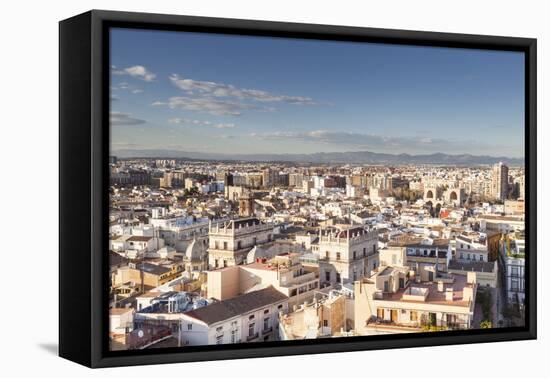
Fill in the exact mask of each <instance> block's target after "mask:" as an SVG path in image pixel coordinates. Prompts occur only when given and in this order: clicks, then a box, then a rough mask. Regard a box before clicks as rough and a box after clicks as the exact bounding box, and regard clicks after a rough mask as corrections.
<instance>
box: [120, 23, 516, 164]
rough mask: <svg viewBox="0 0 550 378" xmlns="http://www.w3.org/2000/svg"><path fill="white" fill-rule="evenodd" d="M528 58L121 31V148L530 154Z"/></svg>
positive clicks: (465, 51) (482, 52) (493, 53)
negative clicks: (526, 109)
mask: <svg viewBox="0 0 550 378" xmlns="http://www.w3.org/2000/svg"><path fill="white" fill-rule="evenodd" d="M523 71H524V60H523V54H522V53H516V52H496V51H485V50H468V49H449V48H434V47H415V46H397V45H383V44H365V43H351V42H330V41H315V40H297V39H283V38H265V37H247V36H227V35H214V34H198V33H185V32H166V31H148V30H132V29H113V30H112V31H111V97H112V101H111V143H112V144H111V149H112V151H113V153H115V154H116V152H117V151H121V150H150V149H155V150H159V149H160V150H162V149H166V150H181V151H201V152H221V153H232V152H238V153H247V152H249V153H261V152H265V153H312V152H321V151H325V152H329V151H360V150H368V151H374V152H389V153H412V154H424V153H434V152H444V153H450V154H460V153H470V154H476V155H481V154H483V155H492V156H508V157H523V156H524V151H523V144H524V135H523V134H524V131H523V130H524V76H523Z"/></svg>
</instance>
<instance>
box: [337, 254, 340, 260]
mask: <svg viewBox="0 0 550 378" xmlns="http://www.w3.org/2000/svg"><path fill="white" fill-rule="evenodd" d="M336 260H337V261H338V260H340V252H336Z"/></svg>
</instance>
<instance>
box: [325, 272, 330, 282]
mask: <svg viewBox="0 0 550 378" xmlns="http://www.w3.org/2000/svg"><path fill="white" fill-rule="evenodd" d="M325 281H330V272H325Z"/></svg>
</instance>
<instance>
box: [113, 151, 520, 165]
mask: <svg viewBox="0 0 550 378" xmlns="http://www.w3.org/2000/svg"><path fill="white" fill-rule="evenodd" d="M114 155H116V156H117V157H119V158H171V159H189V160H215V161H249V162H255V161H257V162H292V163H313V164H316V163H317V164H318V163H325V164H437V165H462V166H471V165H486V164H495V163H498V162H503V163H505V164H508V165H512V166H521V165H524V164H525V161H524V159H519V158H509V157H504V156H500V157H495V156H485V155H470V154H460V155H449V154H444V153H434V154H428V155H410V154H386V153H377V152H371V151H349V152H317V153H312V154H239V153H235V154H222V153H208V152H190V151H178V150H131V149H127V150H119V151H116V152H115V153H114Z"/></svg>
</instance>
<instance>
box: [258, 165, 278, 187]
mask: <svg viewBox="0 0 550 378" xmlns="http://www.w3.org/2000/svg"><path fill="white" fill-rule="evenodd" d="M278 176H279V172H278V171H276V170H274V169H271V168H266V169H264V170H263V171H262V181H263V185H264V187H266V188H270V187H272V186H275V185H276V184H277V181H278Z"/></svg>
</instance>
